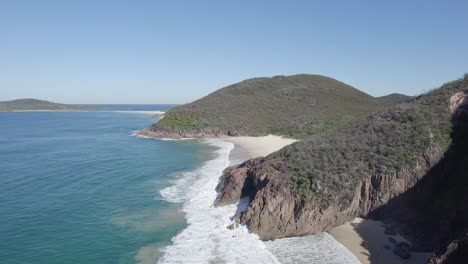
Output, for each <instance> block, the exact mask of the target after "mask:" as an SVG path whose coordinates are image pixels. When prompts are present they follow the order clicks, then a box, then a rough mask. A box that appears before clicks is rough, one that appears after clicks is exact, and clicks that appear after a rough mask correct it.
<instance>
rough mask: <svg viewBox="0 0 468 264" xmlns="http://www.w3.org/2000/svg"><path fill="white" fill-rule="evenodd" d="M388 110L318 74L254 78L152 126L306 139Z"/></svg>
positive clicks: (354, 90) (177, 108)
mask: <svg viewBox="0 0 468 264" xmlns="http://www.w3.org/2000/svg"><path fill="white" fill-rule="evenodd" d="M387 106H388V105H387V104H386V103H385V102H382V101H380V100H378V99H376V98H373V97H371V96H369V95H367V94H365V93H363V92H361V91H359V90H357V89H355V88H353V87H351V86H349V85H346V84H344V83H342V82H339V81H337V80H334V79H332V78H328V77H324V76H320V75H294V76H275V77H272V78H254V79H249V80H245V81H242V82H240V83H236V84H233V85H230V86H228V87H225V88H222V89H220V90H218V91H216V92H214V93H212V94H210V95H208V96H205V97H203V98H201V99H199V100H197V101H195V102H193V103H190V104H186V105H183V106H179V107H176V108H174V109H172V110H170V111H169V112H168V113H167V114H166V116H165V118H164V119H162V120H161V121H160V122H159V123H158V125H157V126H156V127H155V129H157V128H158V127H161V128H165V129H172V130H177V129H185V130H198V129H210V128H215V129H223V130H229V131H236V132H240V133H241V134H248V135H264V134H268V133H272V134H280V135H286V136H291V137H296V138H305V137H307V136H309V135H313V134H317V133H319V132H323V131H326V130H330V129H333V128H336V127H339V126H341V125H343V124H345V123H347V122H348V121H350V120H352V119H353V118H357V117H361V116H365V115H367V114H368V113H370V112H374V111H377V110H381V109H383V108H385V107H387Z"/></svg>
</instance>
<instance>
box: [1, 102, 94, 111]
mask: <svg viewBox="0 0 468 264" xmlns="http://www.w3.org/2000/svg"><path fill="white" fill-rule="evenodd" d="M97 108H98V107H96V106H91V105H67V104H58V103H52V102H49V101H43V100H36V99H17V100H13V101H4V102H0V112H8V111H26V110H90V109H97Z"/></svg>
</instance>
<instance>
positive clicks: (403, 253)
mask: <svg viewBox="0 0 468 264" xmlns="http://www.w3.org/2000/svg"><path fill="white" fill-rule="evenodd" d="M393 254H395V255H397V256H399V257H400V258H402V259H409V258H410V257H411V254H410V253H409V252H408V250H407V249H405V248H403V247H400V246H396V247H395V248H394V249H393Z"/></svg>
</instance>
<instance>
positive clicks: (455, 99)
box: [450, 92, 468, 114]
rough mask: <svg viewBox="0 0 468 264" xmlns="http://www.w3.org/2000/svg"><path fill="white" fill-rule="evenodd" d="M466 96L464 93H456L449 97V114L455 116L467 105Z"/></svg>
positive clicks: (467, 96)
mask: <svg viewBox="0 0 468 264" xmlns="http://www.w3.org/2000/svg"><path fill="white" fill-rule="evenodd" d="M467 98H468V95H467V93H466V92H458V93H456V94H454V95H452V97H450V112H451V113H452V114H455V113H456V112H457V111H458V110H459V109H462V108H466V106H467V105H468V99H467Z"/></svg>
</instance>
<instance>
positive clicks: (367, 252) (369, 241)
mask: <svg viewBox="0 0 468 264" xmlns="http://www.w3.org/2000/svg"><path fill="white" fill-rule="evenodd" d="M384 231H385V227H384V225H383V224H382V223H381V222H380V221H374V220H369V219H362V218H356V219H355V220H354V221H353V222H351V223H347V224H344V225H342V226H338V227H335V228H334V229H332V230H330V231H329V232H328V233H329V234H330V235H332V236H333V237H334V238H335V239H336V240H337V241H338V242H340V243H341V244H342V245H343V246H345V247H346V248H347V249H348V250H349V251H351V252H352V253H353V254H354V255H355V256H356V257H357V258H358V259H359V261H360V262H361V263H363V264H367V263H378V264H381V263H382V264H387V263H388V264H393V263H396V264H399V263H405V264H419V263H426V262H427V258H428V257H429V255H430V253H414V252H411V258H409V259H407V260H404V259H402V258H400V257H398V256H397V255H395V254H394V253H393V248H394V244H393V243H392V242H390V240H389V238H390V237H393V238H394V239H395V240H396V241H397V242H396V243H398V242H402V241H405V242H408V241H407V240H405V239H404V238H403V237H401V236H399V235H396V236H391V235H385V234H384ZM386 246H387V248H388V249H386V248H385V247H386Z"/></svg>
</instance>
